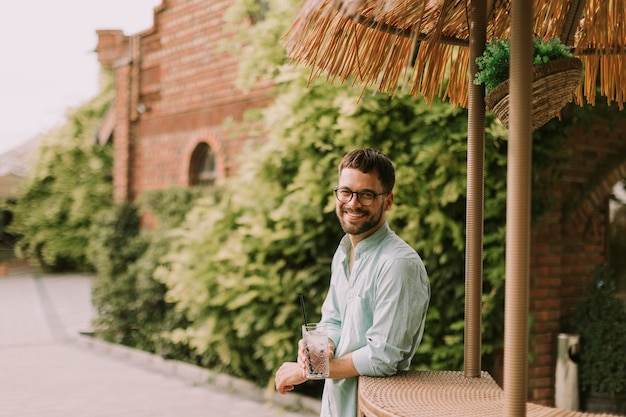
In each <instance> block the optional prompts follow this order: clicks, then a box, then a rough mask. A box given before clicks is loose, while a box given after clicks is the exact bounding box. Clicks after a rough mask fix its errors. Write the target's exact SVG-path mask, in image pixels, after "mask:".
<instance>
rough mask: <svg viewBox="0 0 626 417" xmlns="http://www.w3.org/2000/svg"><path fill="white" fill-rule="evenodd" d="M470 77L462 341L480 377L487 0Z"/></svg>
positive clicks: (477, 20)
mask: <svg viewBox="0 0 626 417" xmlns="http://www.w3.org/2000/svg"><path fill="white" fill-rule="evenodd" d="M470 20H471V23H470V45H469V47H470V65H469V70H470V71H469V72H470V75H469V77H470V80H469V83H468V88H469V91H468V94H469V101H468V125H467V129H468V132H467V203H466V204H467V207H466V216H467V217H466V220H465V221H466V235H465V341H464V349H465V350H464V358H465V362H464V375H465V376H466V377H472V378H477V377H480V371H481V365H480V353H481V327H482V325H481V323H482V314H481V311H482V309H481V302H482V284H483V281H482V275H483V217H484V203H483V200H484V188H485V187H484V164H485V87H484V85H482V84H481V85H475V84H474V83H473V80H474V78H475V75H476V72H477V71H478V67H477V65H476V58H477V57H479V56H480V55H482V53H483V51H484V50H485V44H486V42H487V2H486V0H475V1H472V2H471V11H470Z"/></svg>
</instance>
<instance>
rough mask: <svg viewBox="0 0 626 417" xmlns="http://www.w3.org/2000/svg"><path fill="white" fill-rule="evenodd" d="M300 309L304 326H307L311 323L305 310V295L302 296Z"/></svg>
mask: <svg viewBox="0 0 626 417" xmlns="http://www.w3.org/2000/svg"><path fill="white" fill-rule="evenodd" d="M300 308H302V318H303V319H304V325H305V326H307V325H308V324H309V322H308V321H307V319H306V309H305V308H304V295H302V294H300Z"/></svg>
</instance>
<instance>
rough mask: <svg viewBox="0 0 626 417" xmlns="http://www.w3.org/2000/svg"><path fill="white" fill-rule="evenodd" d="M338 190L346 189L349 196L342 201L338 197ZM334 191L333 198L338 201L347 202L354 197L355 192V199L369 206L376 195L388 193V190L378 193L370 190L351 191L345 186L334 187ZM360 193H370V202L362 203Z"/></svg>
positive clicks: (362, 203)
mask: <svg viewBox="0 0 626 417" xmlns="http://www.w3.org/2000/svg"><path fill="white" fill-rule="evenodd" d="M339 190H344V191H347V192H349V193H351V195H350V198H349V199H348V200H347V201H343V200H342V199H340V198H339ZM334 191H335V198H336V199H337V201H339V202H340V203H343V204H348V203H349V202H350V201H352V199H353V198H354V195H355V194H356V199H357V201H358V202H359V204H361V205H363V206H371V205H372V204H374V202H375V201H376V197H378V196H379V195H383V194H389V192H388V191H383V192H382V193H378V194H376V193H373V192H371V191H352V190H351V189H349V188H346V187H335V189H334ZM362 194H371V195H372V202H371V203H364V202H363V201H361V195H362Z"/></svg>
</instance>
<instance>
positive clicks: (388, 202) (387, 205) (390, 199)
mask: <svg viewBox="0 0 626 417" xmlns="http://www.w3.org/2000/svg"><path fill="white" fill-rule="evenodd" d="M392 204H393V193H389V194H387V195H386V196H385V210H389V209H390V208H391V205H392Z"/></svg>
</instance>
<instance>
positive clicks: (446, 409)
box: [359, 371, 607, 417]
mask: <svg viewBox="0 0 626 417" xmlns="http://www.w3.org/2000/svg"><path fill="white" fill-rule="evenodd" d="M359 412H360V416H365V417H409V416H411V417H413V416H419V417H430V416H432V417H442V416H455V417H456V416H480V417H491V416H493V417H502V416H503V415H504V392H503V391H502V389H501V388H500V387H499V386H498V384H496V382H495V381H494V380H493V379H492V378H491V376H489V374H487V373H486V372H483V374H482V377H481V378H466V377H465V376H464V375H463V373H462V372H451V371H409V372H402V373H399V374H398V375H395V376H393V377H388V378H374V377H365V376H362V377H360V378H359ZM527 415H528V416H538V417H539V416H545V417H548V416H555V417H556V416H560V417H583V416H599V415H600V414H587V413H581V412H578V411H568V410H562V409H557V408H551V407H544V406H541V405H537V404H531V403H529V404H528V405H527ZM602 416H607V414H602Z"/></svg>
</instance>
